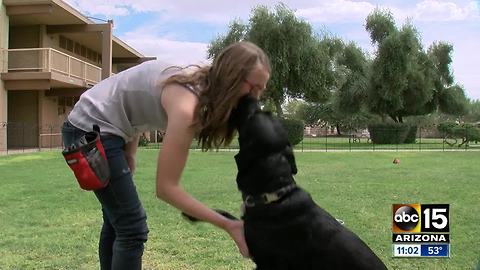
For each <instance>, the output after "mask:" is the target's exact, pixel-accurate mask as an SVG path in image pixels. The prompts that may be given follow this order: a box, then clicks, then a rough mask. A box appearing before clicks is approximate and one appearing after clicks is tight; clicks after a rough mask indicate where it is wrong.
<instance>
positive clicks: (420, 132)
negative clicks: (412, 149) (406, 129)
mask: <svg viewBox="0 0 480 270" xmlns="http://www.w3.org/2000/svg"><path fill="white" fill-rule="evenodd" d="M418 135H419V144H418V151H422V127H420V131H419V134H418Z"/></svg>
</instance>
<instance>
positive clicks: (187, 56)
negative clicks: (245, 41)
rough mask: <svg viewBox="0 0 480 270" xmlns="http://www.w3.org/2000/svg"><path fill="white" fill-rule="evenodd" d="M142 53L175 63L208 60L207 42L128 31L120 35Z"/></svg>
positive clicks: (196, 62) (195, 62)
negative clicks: (173, 38)
mask: <svg viewBox="0 0 480 270" xmlns="http://www.w3.org/2000/svg"><path fill="white" fill-rule="evenodd" d="M120 38H121V39H122V40H124V41H125V42H127V43H128V44H129V45H131V46H133V47H134V48H135V49H137V50H138V51H140V52H141V53H142V54H144V55H147V56H156V57H157V59H161V60H163V61H165V62H167V63H171V64H173V65H189V64H205V63H208V62H209V61H208V60H207V46H208V44H206V43H199V42H185V41H177V40H172V39H168V38H165V37H153V36H148V37H147V36H144V35H143V34H141V33H134V32H131V33H127V34H126V35H125V36H121V37H120Z"/></svg>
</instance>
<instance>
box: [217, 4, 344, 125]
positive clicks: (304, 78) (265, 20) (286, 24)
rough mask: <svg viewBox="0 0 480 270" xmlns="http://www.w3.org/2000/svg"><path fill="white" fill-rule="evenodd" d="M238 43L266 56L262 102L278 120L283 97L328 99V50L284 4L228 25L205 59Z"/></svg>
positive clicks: (331, 78) (331, 81)
mask: <svg viewBox="0 0 480 270" xmlns="http://www.w3.org/2000/svg"><path fill="white" fill-rule="evenodd" d="M239 40H249V41H251V42H253V43H255V44H257V45H258V46H259V47H261V48H262V49H263V50H264V51H265V52H266V53H267V55H268V56H269V58H270V64H271V69H272V70H271V74H270V75H271V76H270V78H271V79H270V82H269V84H268V86H267V87H268V89H267V90H268V91H265V95H264V98H265V99H267V102H271V103H272V104H273V105H274V107H275V110H276V112H277V114H278V115H279V116H282V115H283V109H282V107H281V105H282V104H283V103H284V101H285V100H286V98H287V97H293V98H302V99H304V100H307V101H314V102H324V101H326V100H327V99H328V98H329V97H330V91H331V89H332V88H333V86H334V83H335V78H334V76H333V70H332V65H331V61H330V58H329V54H328V53H329V52H328V50H327V49H328V46H327V45H326V44H325V43H322V42H321V41H320V40H319V39H318V38H317V37H316V36H315V35H314V34H313V31H312V27H311V26H310V24H308V23H307V22H305V21H303V20H300V19H298V18H297V17H296V16H295V14H294V12H293V11H292V10H290V9H289V8H288V7H287V6H285V5H284V4H279V5H277V6H276V7H275V10H274V11H270V10H269V9H268V8H267V7H265V6H258V7H256V8H254V9H253V11H252V15H251V17H250V20H249V23H248V24H242V23H241V22H239V21H234V22H232V23H231V24H230V26H229V31H228V33H227V34H226V35H224V36H219V37H217V38H216V39H215V40H214V41H212V43H211V44H210V46H209V50H208V53H209V57H215V55H216V54H217V53H218V52H219V51H220V50H221V49H222V48H223V47H225V46H227V45H228V44H230V43H232V42H235V41H239Z"/></svg>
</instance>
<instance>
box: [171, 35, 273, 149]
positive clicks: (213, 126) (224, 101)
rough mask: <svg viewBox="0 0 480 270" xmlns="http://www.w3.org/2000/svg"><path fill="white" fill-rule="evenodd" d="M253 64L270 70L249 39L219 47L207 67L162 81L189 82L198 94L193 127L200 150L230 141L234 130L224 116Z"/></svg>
mask: <svg viewBox="0 0 480 270" xmlns="http://www.w3.org/2000/svg"><path fill="white" fill-rule="evenodd" d="M257 65H261V66H262V67H264V68H265V69H267V71H268V72H269V73H270V63H269V60H268V57H267V55H266V54H265V52H264V51H263V50H262V49H260V48H259V47H258V46H257V45H255V44H253V43H251V42H248V41H241V42H236V43H233V44H231V45H229V46H228V47H226V48H225V49H223V50H222V51H221V52H220V54H218V56H217V57H216V58H215V59H214V61H213V63H212V65H211V66H204V67H198V69H197V70H195V71H194V72H193V73H189V74H187V73H179V74H176V75H173V76H172V77H170V78H169V79H167V80H166V82H165V84H169V83H179V84H183V85H190V86H192V87H193V88H194V89H195V90H196V91H197V93H198V94H199V102H198V105H197V107H196V109H195V112H196V114H195V115H196V119H195V120H194V122H193V128H194V129H195V130H197V138H198V142H199V144H200V145H201V147H202V150H204V151H207V150H209V149H212V148H216V149H218V148H219V147H220V146H222V145H228V144H230V143H231V141H232V140H233V137H234V135H235V129H234V128H233V127H231V126H229V125H228V119H229V117H230V113H231V111H232V109H233V108H234V107H235V106H236V102H237V101H238V98H239V92H240V89H241V86H242V83H243V82H244V80H245V79H246V77H247V76H248V75H249V73H250V72H251V71H252V70H253V69H254V68H255V67H256V66H257ZM189 67H191V66H189Z"/></svg>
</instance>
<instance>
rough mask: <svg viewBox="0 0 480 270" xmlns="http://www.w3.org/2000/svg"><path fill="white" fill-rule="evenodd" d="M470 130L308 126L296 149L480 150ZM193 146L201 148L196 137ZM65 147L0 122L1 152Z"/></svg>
mask: <svg viewBox="0 0 480 270" xmlns="http://www.w3.org/2000/svg"><path fill="white" fill-rule="evenodd" d="M469 134H470V133H469V132H466V133H465V135H464V136H463V135H462V134H457V135H455V136H452V135H451V134H446V133H441V132H439V131H438V129H437V127H435V126H429V127H419V128H418V130H417V133H416V136H415V138H414V139H413V140H412V142H411V143H393V144H378V143H375V142H373V141H372V139H371V138H370V134H369V133H368V132H366V131H365V130H363V131H359V132H352V133H349V134H342V135H338V134H332V132H331V129H329V128H325V129H324V130H317V132H316V133H315V134H312V133H311V130H307V129H306V130H305V134H304V138H303V140H302V141H301V142H300V143H298V144H297V145H295V146H294V148H295V150H297V151H302V152H303V151H305V152H308V151H318V152H329V151H471V150H480V141H477V140H478V138H476V137H475V138H469ZM162 138H163V133H161V132H159V131H152V132H147V133H144V134H143V135H142V142H143V144H142V145H141V146H140V147H141V148H144V149H160V148H161V147H162ZM190 148H191V149H194V150H199V149H200V146H199V145H198V142H197V141H193V142H192V144H191V147H190ZM60 149H62V140H61V126H60V125H58V124H56V125H54V124H52V125H35V124H30V123H11V122H9V123H7V122H0V154H10V153H19V152H20V153H22V152H32V151H45V150H60ZM220 150H223V151H237V150H238V142H237V140H236V139H234V140H233V142H232V144H231V145H230V146H228V147H223V148H221V149H220Z"/></svg>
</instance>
